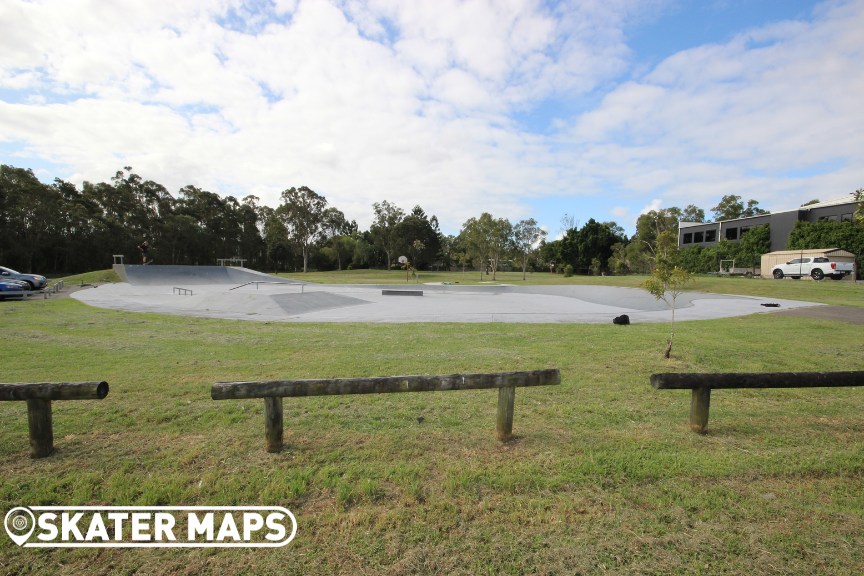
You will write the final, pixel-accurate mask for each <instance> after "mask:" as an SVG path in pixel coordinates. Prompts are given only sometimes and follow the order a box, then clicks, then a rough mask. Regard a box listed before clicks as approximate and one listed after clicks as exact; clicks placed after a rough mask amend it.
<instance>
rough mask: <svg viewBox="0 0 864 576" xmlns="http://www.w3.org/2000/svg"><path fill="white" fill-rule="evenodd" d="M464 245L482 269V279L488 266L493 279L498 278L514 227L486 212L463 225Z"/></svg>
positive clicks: (504, 219)
mask: <svg viewBox="0 0 864 576" xmlns="http://www.w3.org/2000/svg"><path fill="white" fill-rule="evenodd" d="M460 235H461V236H462V237H463V240H464V245H465V246H466V247H467V249H468V252H469V254H471V255H472V256H473V257H474V259H475V262H477V264H478V265H479V267H480V278H481V279H482V278H483V270H484V269H485V268H486V267H487V266H488V267H489V268H490V272H491V273H492V279H493V280H494V279H495V278H496V272H497V270H498V264H499V262H500V260H501V258H502V257H503V256H504V254H505V253H506V252H507V250H508V249H509V248H510V245H511V241H512V236H513V225H512V224H511V223H510V221H509V220H507V219H506V218H494V217H493V216H492V215H491V214H489V213H488V212H484V213H483V214H481V215H480V217H479V218H470V219H468V220H467V221H466V222H465V224H463V225H462V233H461V234H460Z"/></svg>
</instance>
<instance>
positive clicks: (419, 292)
mask: <svg viewBox="0 0 864 576" xmlns="http://www.w3.org/2000/svg"><path fill="white" fill-rule="evenodd" d="M381 295H382V296H422V295H423V291H422V290H381Z"/></svg>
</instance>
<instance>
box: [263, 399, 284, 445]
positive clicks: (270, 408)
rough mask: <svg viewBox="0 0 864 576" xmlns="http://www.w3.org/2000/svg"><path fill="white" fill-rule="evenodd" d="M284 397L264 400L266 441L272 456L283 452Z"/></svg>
mask: <svg viewBox="0 0 864 576" xmlns="http://www.w3.org/2000/svg"><path fill="white" fill-rule="evenodd" d="M282 429H283V426H282V397H281V396H267V397H266V398H264V439H265V440H266V442H267V446H266V450H267V452H270V453H271V454H272V453H274V452H279V451H281V450H282Z"/></svg>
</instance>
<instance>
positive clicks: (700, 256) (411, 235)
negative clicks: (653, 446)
mask: <svg viewBox="0 0 864 576" xmlns="http://www.w3.org/2000/svg"><path fill="white" fill-rule="evenodd" d="M758 204H759V203H758V202H757V201H755V200H747V201H744V200H743V199H742V198H741V197H740V196H735V195H728V196H724V197H723V198H722V199H721V201H720V202H719V203H718V204H717V206H715V207H714V208H712V211H713V213H714V218H715V219H716V220H729V219H734V218H739V217H744V216H753V215H757V214H764V213H766V212H765V211H764V210H762V209H760V208H759V207H758ZM372 213H373V219H372V224H371V226H370V227H369V229H368V230H360V229H359V227H358V225H357V223H356V221H354V220H348V219H347V218H346V216H345V214H344V213H343V212H342V211H341V210H339V209H338V208H336V207H334V206H330V205H329V203H328V201H327V199H326V198H325V197H324V196H322V195H319V194H317V193H316V192H315V191H314V190H312V189H310V188H308V187H306V186H300V187H296V188H295V187H291V188H288V189H286V190H284V191H283V192H282V193H281V196H280V203H279V205H278V206H276V207H275V208H274V207H270V206H266V205H263V204H262V203H261V201H260V199H259V198H258V197H256V196H253V195H247V196H245V197H243V198H242V199H240V200H238V199H237V198H236V197H234V196H226V197H222V196H219V195H218V194H215V193H213V192H209V191H207V190H203V189H201V188H198V187H196V186H192V185H188V186H184V187H182V188H180V189H179V190H178V191H177V192H176V193H175V194H172V193H171V192H169V191H168V190H167V189H166V188H165V187H164V186H162V185H161V184H159V183H157V182H154V181H152V180H145V179H143V178H142V177H141V176H139V175H138V174H135V173H134V172H133V171H132V168H130V167H125V168H124V169H122V170H119V171H117V172H116V173H115V175H114V176H113V177H112V178H111V179H110V182H99V183H91V182H87V181H85V182H84V183H83V184H82V185H81V186H80V188H79V187H77V186H75V185H74V184H72V183H70V182H67V181H64V180H62V179H59V178H58V179H55V180H54V181H53V182H52V183H50V184H46V183H43V182H41V181H40V180H39V179H38V178H37V177H36V176H35V175H34V173H33V171H32V170H30V169H24V168H17V167H14V166H7V165H2V166H0V265H4V266H8V267H11V268H17V269H19V270H22V271H28V272H30V271H39V272H43V273H58V274H59V273H77V272H84V271H89V270H98V269H104V268H107V267H109V266H110V264H111V262H112V255H114V254H123V255H125V256H126V261H127V262H139V261H140V260H139V257H138V254H139V252H138V248H137V247H138V246H139V245H140V244H141V243H142V242H143V241H145V240H146V241H147V242H148V243H149V244H150V246H151V251H150V256H151V258H153V259H154V262H155V263H156V264H192V265H195V264H198V265H213V264H216V262H217V260H218V259H222V258H241V259H244V260H245V261H246V262H245V265H246V266H248V267H251V268H254V269H258V270H267V271H273V272H302V271H308V270H343V269H351V268H384V269H391V268H403V269H406V270H409V271H410V270H412V269H413V270H430V269H439V270H450V269H462V270H467V269H472V270H475V271H479V273H480V275H481V277H482V276H483V275H485V274H488V275H490V276H491V278H492V279H494V278H495V277H496V274H497V272H498V271H501V270H516V271H521V272H522V273H523V276H524V275H525V274H527V272H528V271H548V272H561V273H565V274H594V275H599V274H606V273H614V274H626V273H647V272H650V271H651V270H652V269H653V268H654V266H655V265H656V263H657V262H658V261H660V260H663V261H667V262H671V261H674V262H675V263H677V264H678V265H680V266H681V267H682V268H685V269H687V270H688V271H691V272H712V271H716V270H717V268H718V265H719V260H720V259H725V258H736V259H739V261H741V262H743V261H744V260H745V259H748V258H749V259H751V260H752V259H754V258H758V257H759V256H761V254H762V253H764V252H767V251H768V246H769V245H770V243H769V238H770V234H769V233H768V230H767V228H765V229H762V230H760V229H757V228H754V229H752V230H751V231H750V233H749V234H748V235H747V236H746V237H744V238H742V240H741V241H739V242H737V243H730V242H725V241H721V242H719V243H718V244H717V245H716V246H712V247H710V248H701V247H698V246H696V247H692V248H686V249H683V250H679V249H678V246H677V239H678V224H679V222H680V221H688V222H704V221H705V211H704V210H702V209H701V208H698V207H696V206H694V205H689V206H687V207H686V208H684V209H680V208H677V207H670V208H661V209H658V210H652V211H649V212H647V213H645V214H642V215H641V216H640V217H639V218H638V220H637V222H636V233H635V234H634V235H633V237H631V238H628V237H627V235H626V234H625V232H624V229H623V228H622V227H621V226H619V225H618V224H617V223H615V222H597V221H595V220H594V219H593V218H592V219H589V220H588V222H586V223H585V224H584V225H582V226H580V225H579V224H578V223H577V222H576V221H575V219H574V218H573V217H570V216H567V215H565V217H564V218H563V219H562V230H561V234H560V237H559V238H557V239H554V240H550V239H549V238H547V231H546V230H543V229H542V228H541V227H540V226H539V225H538V224H537V222H536V220H534V219H532V218H528V219H524V220H520V221H518V222H510V221H509V220H508V219H506V218H496V217H494V216H493V215H492V214H489V213H485V212H484V213H483V214H481V215H480V216H478V217H475V218H469V219H468V220H467V221H465V222H464V223H463V225H462V227H461V230H460V232H459V234H456V235H446V234H443V233H442V232H441V230H440V228H439V223H438V219H437V218H436V217H435V216H434V215H432V216H429V215H428V214H427V213H426V212H425V211H424V210H423V208H422V207H421V206H419V205H418V206H414V207H413V208H412V209H411V210H410V211H406V210H403V209H402V208H400V207H399V206H396V205H395V204H393V203H391V202H388V201H386V200H382V201H380V202H375V203H374V204H373V205H372ZM829 224H837V223H819V225H820V226H818V227H817V228H818V231H817V232H814V231H813V230H812V229H809V228H808V229H807V230H806V232H805V231H801V232H793V238H794V239H795V240H794V241H795V242H799V243H804V244H807V243H812V242H817V241H820V242H821V241H823V240H824V236H825V234H827V232H825V230H828V229H829V228H831V227H830V226H829ZM840 224H848V223H840ZM861 228H864V226H862V227H861ZM831 229H832V230H833V228H831ZM797 230H798V228H796V231H797ZM802 230H803V228H802ZM796 234H797V235H796ZM819 234H821V235H822V236H819ZM844 238H845V237H844ZM853 240H854V239H852V240H849V242H851V243H852V244H854V241H853ZM844 241H845V240H844ZM847 244H848V243H847ZM832 245H838V246H840V245H841V244H836V243H835V244H832ZM795 247H800V246H797V245H796V246H795ZM808 247H810V246H808ZM852 248H854V246H850V247H849V249H852ZM743 265H749V264H746V263H745V264H743Z"/></svg>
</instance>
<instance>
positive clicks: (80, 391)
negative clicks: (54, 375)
mask: <svg viewBox="0 0 864 576" xmlns="http://www.w3.org/2000/svg"><path fill="white" fill-rule="evenodd" d="M107 395H108V383H107V382H18V383H12V384H0V401H16V400H17V401H25V400H26V401H27V420H28V424H29V428H30V456H31V457H32V458H44V457H46V456H50V455H51V453H52V452H54V424H53V421H52V417H51V401H52V400H102V399H103V398H105V397H106V396H107Z"/></svg>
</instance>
